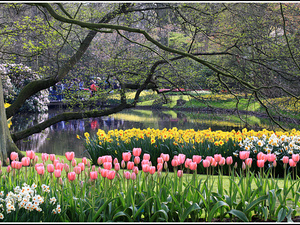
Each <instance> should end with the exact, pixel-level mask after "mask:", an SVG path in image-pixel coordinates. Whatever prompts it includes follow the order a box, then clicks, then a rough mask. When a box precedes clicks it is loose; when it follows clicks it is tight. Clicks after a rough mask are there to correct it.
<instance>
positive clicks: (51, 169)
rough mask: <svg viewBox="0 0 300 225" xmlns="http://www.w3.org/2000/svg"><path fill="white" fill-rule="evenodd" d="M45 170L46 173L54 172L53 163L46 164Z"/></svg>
mask: <svg viewBox="0 0 300 225" xmlns="http://www.w3.org/2000/svg"><path fill="white" fill-rule="evenodd" d="M47 171H48V173H53V172H54V165H53V164H48V165H47Z"/></svg>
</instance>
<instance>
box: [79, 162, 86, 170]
mask: <svg viewBox="0 0 300 225" xmlns="http://www.w3.org/2000/svg"><path fill="white" fill-rule="evenodd" d="M78 166H79V167H80V169H81V171H84V169H85V165H84V163H78Z"/></svg>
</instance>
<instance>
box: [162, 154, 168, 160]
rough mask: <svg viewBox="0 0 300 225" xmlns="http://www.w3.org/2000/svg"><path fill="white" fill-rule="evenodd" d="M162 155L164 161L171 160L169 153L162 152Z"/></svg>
mask: <svg viewBox="0 0 300 225" xmlns="http://www.w3.org/2000/svg"><path fill="white" fill-rule="evenodd" d="M161 157H162V158H163V160H164V162H168V161H169V160H170V155H169V154H162V155H161Z"/></svg>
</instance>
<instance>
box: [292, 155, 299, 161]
mask: <svg viewBox="0 0 300 225" xmlns="http://www.w3.org/2000/svg"><path fill="white" fill-rule="evenodd" d="M292 159H293V160H294V161H295V162H296V163H297V162H298V161H299V154H292Z"/></svg>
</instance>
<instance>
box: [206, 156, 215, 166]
mask: <svg viewBox="0 0 300 225" xmlns="http://www.w3.org/2000/svg"><path fill="white" fill-rule="evenodd" d="M205 159H206V160H208V161H209V163H210V164H211V163H212V159H213V157H212V156H206V158H205Z"/></svg>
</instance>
